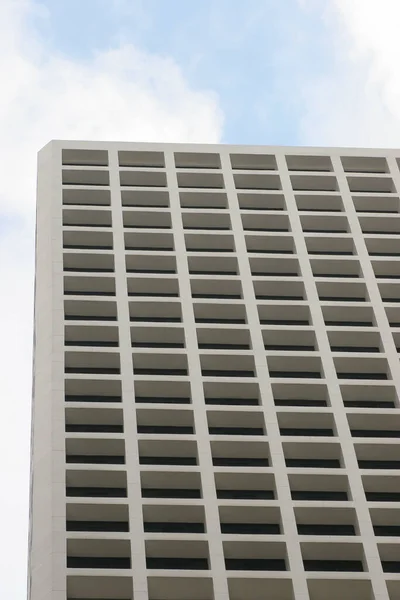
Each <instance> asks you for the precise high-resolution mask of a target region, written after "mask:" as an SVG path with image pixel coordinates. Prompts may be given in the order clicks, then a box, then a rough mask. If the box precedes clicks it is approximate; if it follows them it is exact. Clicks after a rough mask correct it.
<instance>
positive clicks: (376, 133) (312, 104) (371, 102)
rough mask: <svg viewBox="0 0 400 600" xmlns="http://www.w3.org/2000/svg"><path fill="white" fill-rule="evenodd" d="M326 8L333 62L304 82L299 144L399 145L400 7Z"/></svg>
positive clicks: (388, 1)
mask: <svg viewBox="0 0 400 600" xmlns="http://www.w3.org/2000/svg"><path fill="white" fill-rule="evenodd" d="M304 4H305V5H307V1H306V2H305V3H304ZM324 7H325V8H324V9H323V10H322V11H321V9H320V11H321V16H322V19H323V22H324V27H326V34H327V36H329V39H330V51H331V53H332V56H331V59H332V60H331V61H330V64H328V65H327V68H326V70H325V73H323V74H321V73H319V74H318V76H317V77H315V78H312V77H311V78H309V79H308V80H307V81H305V82H303V84H302V96H301V103H302V107H303V111H304V112H303V119H302V122H301V133H302V142H303V143H305V144H311V145H338V146H382V147H385V146H388V147H398V146H399V139H400V71H399V68H398V56H399V55H400V38H399V36H398V31H397V29H398V23H399V20H400V3H399V2H398V0H381V1H380V2H379V3H378V2H376V1H375V0H331V2H330V3H329V4H325V5H324Z"/></svg>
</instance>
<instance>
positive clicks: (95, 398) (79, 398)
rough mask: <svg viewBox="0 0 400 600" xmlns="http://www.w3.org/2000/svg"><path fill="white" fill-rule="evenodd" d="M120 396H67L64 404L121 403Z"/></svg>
mask: <svg viewBox="0 0 400 600" xmlns="http://www.w3.org/2000/svg"><path fill="white" fill-rule="evenodd" d="M121 401H122V398H121V396H76V395H73V394H67V395H66V396H65V402H121Z"/></svg>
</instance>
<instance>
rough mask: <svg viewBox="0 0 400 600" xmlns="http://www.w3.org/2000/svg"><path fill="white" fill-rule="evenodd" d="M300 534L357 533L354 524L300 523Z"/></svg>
mask: <svg viewBox="0 0 400 600" xmlns="http://www.w3.org/2000/svg"><path fill="white" fill-rule="evenodd" d="M297 531H298V533H299V535H356V531H355V529H354V526H353V525H320V524H318V525H316V524H310V525H306V524H298V525H297Z"/></svg>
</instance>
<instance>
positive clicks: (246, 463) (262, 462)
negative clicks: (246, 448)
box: [213, 456, 269, 467]
mask: <svg viewBox="0 0 400 600" xmlns="http://www.w3.org/2000/svg"><path fill="white" fill-rule="evenodd" d="M213 465H214V467H268V466H269V462H268V458H239V457H232V456H229V457H226V458H223V457H220V456H217V457H214V458H213Z"/></svg>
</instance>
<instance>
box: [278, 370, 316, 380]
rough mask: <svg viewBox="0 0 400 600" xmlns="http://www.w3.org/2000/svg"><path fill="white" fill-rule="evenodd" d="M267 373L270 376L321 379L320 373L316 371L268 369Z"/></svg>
mask: <svg viewBox="0 0 400 600" xmlns="http://www.w3.org/2000/svg"><path fill="white" fill-rule="evenodd" d="M269 375H270V377H286V378H292V377H293V378H296V379H297V378H301V379H321V373H318V371H270V372H269Z"/></svg>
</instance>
